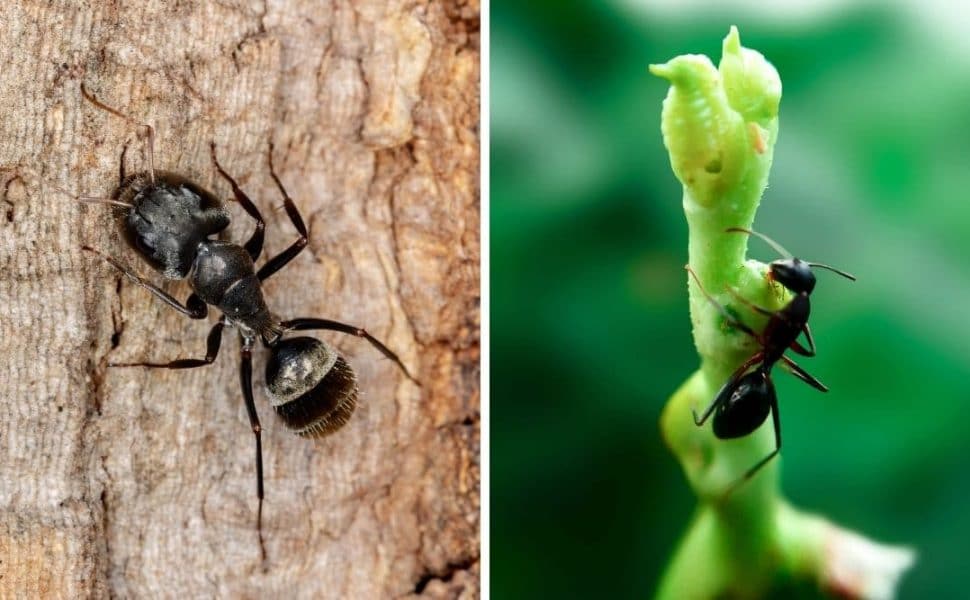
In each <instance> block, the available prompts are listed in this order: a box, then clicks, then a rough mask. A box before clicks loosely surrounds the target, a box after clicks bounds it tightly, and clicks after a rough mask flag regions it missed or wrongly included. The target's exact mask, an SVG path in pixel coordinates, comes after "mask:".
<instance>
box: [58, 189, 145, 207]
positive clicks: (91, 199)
mask: <svg viewBox="0 0 970 600" xmlns="http://www.w3.org/2000/svg"><path fill="white" fill-rule="evenodd" d="M51 187H52V188H54V189H55V190H56V191H58V192H60V193H62V194H64V195H65V196H70V197H71V198H74V199H75V200H77V201H78V202H82V203H84V204H111V205H113V206H120V207H123V208H135V206H134V205H133V204H128V203H127V202H122V201H120V200H114V199H112V198H99V197H97V196H78V195H77V194H72V193H71V192H69V191H67V190H65V189H64V188H62V187H60V186H58V185H51Z"/></svg>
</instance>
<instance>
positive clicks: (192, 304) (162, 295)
mask: <svg viewBox="0 0 970 600" xmlns="http://www.w3.org/2000/svg"><path fill="white" fill-rule="evenodd" d="M81 249H82V250H86V251H88V252H91V253H93V254H97V255H98V256H100V257H101V258H103V259H104V260H106V261H108V263H109V264H110V265H111V266H113V267H114V268H116V269H118V270H119V271H121V272H122V274H124V276H125V277H127V278H128V279H130V280H131V281H132V282H134V283H136V284H138V285H140V286H141V287H143V288H145V289H146V290H148V291H149V292H151V293H152V294H154V295H155V297H156V298H158V299H159V300H161V301H162V302H164V303H165V304H168V305H169V306H171V307H172V308H174V309H175V310H177V311H179V312H180V313H182V314H183V315H185V316H187V317H189V318H190V319H204V318H206V316H208V314H209V307H208V306H206V304H205V302H203V301H202V300H201V299H200V298H199V297H198V296H196V295H195V294H194V293H193V294H192V295H190V296H189V297H188V299H187V300H186V301H185V304H182V303H181V302H179V301H178V300H176V299H175V298H173V297H172V296H171V295H170V294H168V293H166V292H165V291H164V290H162V289H161V288H159V287H158V286H156V285H154V284H153V283H152V282H150V281H148V280H146V279H142V278H141V277H139V276H138V275H136V274H135V273H134V271H131V270H130V269H128V268H127V267H125V266H124V265H123V264H121V263H120V262H118V261H116V260H115V259H113V258H111V257H110V256H107V255H105V254H101V253H100V252H98V251H97V250H95V249H94V248H92V247H90V246H81Z"/></svg>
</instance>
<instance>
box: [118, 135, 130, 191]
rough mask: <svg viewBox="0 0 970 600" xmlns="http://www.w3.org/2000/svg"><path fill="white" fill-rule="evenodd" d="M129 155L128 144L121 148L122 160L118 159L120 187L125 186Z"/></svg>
mask: <svg viewBox="0 0 970 600" xmlns="http://www.w3.org/2000/svg"><path fill="white" fill-rule="evenodd" d="M126 154H128V144H127V143H126V144H125V145H124V146H123V147H122V148H121V158H119V159H118V187H121V186H122V185H124V184H125V155H126Z"/></svg>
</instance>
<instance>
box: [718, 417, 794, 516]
mask: <svg viewBox="0 0 970 600" xmlns="http://www.w3.org/2000/svg"><path fill="white" fill-rule="evenodd" d="M771 421H772V424H774V426H775V449H774V450H772V452H771V454H769V455H768V456H766V457H764V458H762V459H761V460H759V461H758V462H757V463H756V464H755V465H754V466H753V467H751V468H750V469H748V470H747V471H746V472H745V474H744V476H743V477H741V478H740V479H738V480H737V481H735V482H734V483H732V484H731V487H729V488H728V489H727V491H726V492H724V497H725V498H726V497H728V496H729V495H731V492H733V491H734V490H736V489H737V488H738V486H740V485H741V484H742V483H744V482H745V481H747V480H749V479H751V478H752V477H754V475H755V473H757V472H758V471H760V470H761V467H763V466H765V465H766V464H768V461H770V460H771V459H773V458H774V457H775V456H777V455H778V453H779V452H781V417H780V416H779V415H778V398H772V400H771Z"/></svg>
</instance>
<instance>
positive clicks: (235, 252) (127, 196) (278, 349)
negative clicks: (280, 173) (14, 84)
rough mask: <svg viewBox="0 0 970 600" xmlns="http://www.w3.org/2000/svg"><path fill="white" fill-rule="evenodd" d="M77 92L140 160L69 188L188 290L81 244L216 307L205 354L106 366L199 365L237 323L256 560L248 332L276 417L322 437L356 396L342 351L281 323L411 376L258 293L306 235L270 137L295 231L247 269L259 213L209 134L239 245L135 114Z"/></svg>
mask: <svg viewBox="0 0 970 600" xmlns="http://www.w3.org/2000/svg"><path fill="white" fill-rule="evenodd" d="M81 94H82V95H83V96H84V98H86V99H87V100H88V101H89V102H91V103H92V104H94V105H95V106H97V107H98V108H101V109H103V110H105V111H107V112H109V113H111V114H113V115H116V116H118V117H121V118H123V119H125V120H126V121H128V122H129V123H131V124H133V125H135V126H138V127H144V128H145V129H146V131H147V138H148V140H147V145H148V170H147V171H144V172H139V173H135V174H133V175H128V176H126V175H125V152H126V151H127V145H126V146H125V149H124V150H123V151H122V153H121V161H120V168H119V171H120V173H119V175H120V176H119V181H118V187H117V188H116V189H115V191H114V193H112V195H111V197H110V198H94V197H76V198H77V199H78V200H79V201H82V202H91V203H105V204H110V205H112V206H113V207H115V209H116V211H117V216H118V218H119V220H120V221H121V225H122V230H123V231H124V234H125V238H126V240H127V242H128V244H129V245H130V246H131V247H132V248H134V249H135V250H136V251H137V252H138V253H139V254H140V255H141V256H142V258H144V259H145V260H147V261H148V262H149V264H151V266H152V267H153V268H154V269H155V270H157V271H159V272H161V273H162V275H163V276H164V277H166V278H168V279H188V283H189V286H190V287H191V288H192V294H191V295H190V296H189V297H188V299H187V300H186V301H185V303H184V304H182V303H180V302H179V301H178V300H177V299H176V298H174V297H173V296H171V295H169V294H168V293H166V292H165V291H163V290H162V289H161V288H159V287H157V286H155V285H154V284H152V283H150V282H149V281H147V280H145V279H142V278H141V277H139V276H138V275H136V274H135V273H134V272H132V271H131V270H130V269H129V268H127V267H125V266H124V265H122V264H121V263H120V262H118V261H116V260H115V259H114V258H111V257H109V256H105V255H103V254H101V253H100V252H97V251H96V250H94V249H92V248H90V247H88V246H84V247H83V248H84V250H87V251H89V252H93V253H96V254H98V255H100V256H101V257H102V258H104V260H106V261H107V262H108V263H110V264H111V265H112V266H113V267H115V268H116V269H118V270H119V271H121V272H122V273H123V274H124V275H125V276H126V277H128V278H129V279H130V280H131V281H133V282H134V283H136V284H138V285H140V286H141V287H143V288H145V289H147V290H148V291H149V292H151V293H152V294H154V295H155V296H156V297H157V298H159V299H160V300H162V301H163V302H165V303H166V304H168V305H169V306H171V307H172V308H174V309H175V310H177V311H179V312H180V313H182V314H183V315H185V316H187V317H189V318H192V319H204V318H206V316H207V315H208V308H209V305H211V306H213V307H215V308H217V309H218V310H219V311H221V312H222V316H221V317H220V319H219V321H218V322H217V323H216V324H215V325H213V326H212V329H211V330H210V331H209V335H208V337H207V340H206V354H205V358H179V359H176V360H173V361H170V362H165V363H148V362H137V363H123V364H117V363H115V364H111V365H110V366H116V367H154V368H163V369H191V368H195V367H203V366H206V365H209V364H212V362H213V361H215V359H216V356H217V355H218V354H219V347H220V344H221V342H222V333H223V329H224V328H225V327H227V326H228V327H235V328H236V329H237V330H238V332H239V336H240V339H241V349H240V367H239V375H240V382H241V384H242V392H243V398H244V400H245V403H246V410H247V412H248V413H249V423H250V425H251V427H252V431H253V435H254V436H255V438H256V495H257V497H258V508H257V513H256V515H257V516H256V523H257V531H258V537H259V546H260V553H261V555H262V557H263V560H265V558H266V549H265V545H264V543H263V530H262V515H263V454H262V443H261V440H260V431H261V427H260V424H259V417H258V416H257V414H256V405H255V402H254V400H253V385H252V351H253V346H254V345H255V343H256V339H257V338H259V339H260V340H261V341H262V343H263V345H264V346H265V347H266V348H268V349H269V351H270V357H269V360H268V362H267V364H266V385H267V387H268V389H269V395H270V404H271V405H272V406H273V408H274V409H275V410H276V414H277V415H278V416H279V417H280V418H281V419H282V420H283V422H284V423H285V424H286V425H287V426H288V427H289V428H290V429H293V430H294V431H295V432H296V433H297V434H298V435H301V436H305V437H322V436H325V435H327V434H329V433H332V432H333V431H336V430H337V429H339V428H340V427H341V426H343V425H344V424H345V423H346V422H347V421H348V419H349V418H350V416H351V414H352V413H353V412H354V409H355V407H356V405H357V377H356V375H355V374H354V371H353V369H351V368H350V366H349V365H348V364H347V362H346V361H345V360H344V358H343V357H342V356H340V355H339V354H338V353H337V352H336V351H335V350H334V349H333V348H331V347H330V346H329V345H327V344H325V343H324V342H321V341H320V340H317V339H315V338H312V337H305V336H304V337H290V338H284V337H283V336H284V334H285V333H286V332H288V331H300V330H310V329H318V330H331V331H339V332H341V333H347V334H350V335H356V336H359V337H362V338H364V339H365V340H367V341H368V342H370V343H371V345H373V346H374V347H375V348H376V349H377V350H378V351H380V352H381V353H382V354H383V355H384V356H386V357H387V358H389V359H391V360H392V361H394V363H395V364H396V365H397V366H398V367H399V368H400V369H401V370H402V371H403V372H404V374H405V375H406V376H407V377H408V378H409V379H411V380H412V381H414V382H415V383H416V384H418V385H420V384H419V383H418V381H417V380H416V379H415V378H414V377H412V376H411V374H410V373H409V372H408V370H407V368H406V367H405V366H404V364H403V363H402V362H401V360H400V359H399V358H398V357H397V355H396V354H395V353H394V352H392V351H391V350H390V349H388V348H387V346H385V345H384V344H383V343H381V342H380V341H379V340H378V339H377V338H375V337H373V336H372V335H370V334H369V333H367V332H366V331H365V330H364V329H362V328H360V327H355V326H353V325H347V324H345V323H340V322H338V321H332V320H329V319H315V318H301V319H290V320H286V321H283V320H281V319H280V318H279V317H278V316H277V315H275V314H273V313H272V312H270V310H269V308H268V307H267V305H266V301H265V300H264V298H263V291H262V283H263V281H265V280H266V279H267V278H269V277H270V276H272V275H273V274H274V273H276V272H277V271H279V270H280V269H282V268H283V267H284V266H286V264H287V263H289V262H290V261H291V260H293V259H294V258H295V257H296V256H297V255H298V254H299V253H300V251H302V250H303V249H304V248H305V247H306V245H307V242H308V237H307V228H306V225H305V224H304V222H303V218H302V217H301V216H300V213H299V211H298V210H297V208H296V205H295V204H294V203H293V200H292V199H291V198H290V196H289V195H288V194H287V193H286V190H285V189H284V188H283V184H282V183H281V182H280V179H279V177H277V175H276V171H275V169H274V168H273V145H272V144H270V146H269V153H268V162H269V172H270V176H271V177H272V178H273V181H274V182H275V183H276V186H277V187H278V188H279V191H280V194H281V195H282V196H283V203H284V208H285V209H286V213H287V215H289V217H290V221H291V222H292V223H293V226H294V227H295V228H296V230H297V232H298V233H299V238H298V239H297V240H296V241H295V242H293V243H292V244H291V245H290V246H289V247H288V248H286V249H285V250H283V251H282V252H280V253H279V254H278V255H276V256H274V257H272V258H270V259H269V260H268V261H267V262H266V263H265V264H263V266H262V267H260V268H259V270H256V268H255V265H254V263H255V261H256V260H257V259H258V258H259V256H260V254H261V253H262V250H263V235H264V229H265V222H264V221H263V217H262V215H261V214H260V212H259V210H258V209H257V208H256V206H255V205H254V204H253V203H252V201H251V200H250V199H249V197H248V196H246V194H245V193H244V192H243V191H242V189H240V187H239V185H238V184H237V183H236V181H235V180H234V179H233V178H232V177H231V176H229V174H228V173H226V171H224V170H223V169H222V167H221V166H220V165H219V162H218V160H217V159H216V147H215V144H214V143H212V144H210V155H211V158H212V163H213V165H214V166H215V169H216V171H218V173H219V175H221V176H222V177H223V178H224V179H225V180H226V181H228V182H229V185H230V186H231V187H232V191H233V195H234V196H235V199H236V201H237V202H239V204H240V205H241V206H242V207H243V209H244V210H245V211H246V212H247V213H248V214H249V215H250V216H251V217H252V218H253V219H255V221H256V230H255V231H254V232H253V234H252V237H250V238H249V240H248V241H247V242H246V243H245V245H243V246H239V245H237V244H233V243H230V242H225V241H220V240H216V239H211V237H210V236H213V235H215V234H217V233H219V232H221V231H223V230H224V229H226V228H227V227H228V226H229V214H228V212H226V210H225V208H224V207H223V206H222V203H221V202H220V201H219V200H218V199H217V198H216V197H215V196H214V195H213V194H211V193H210V192H208V191H206V190H205V189H203V188H202V187H200V186H198V185H196V184H195V183H193V182H191V181H189V180H187V179H186V178H184V177H182V176H180V175H176V174H174V173H170V172H166V171H156V170H155V168H154V158H153V152H154V148H153V146H154V130H153V129H152V128H151V126H149V125H145V124H138V123H136V122H135V121H133V120H132V119H131V118H129V117H128V116H126V115H125V114H123V113H121V112H120V111H118V110H115V109H114V108H111V107H110V106H107V105H105V104H103V103H101V101H99V100H98V99H97V98H95V97H94V96H93V95H91V94H90V93H89V92H88V91H87V90H86V89H85V87H84V85H83V84H82V85H81Z"/></svg>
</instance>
